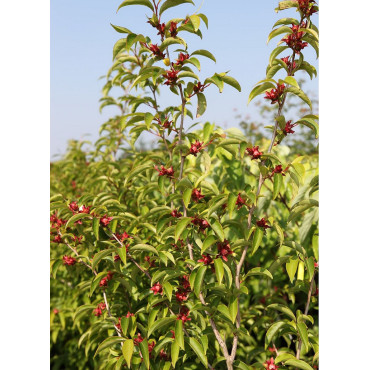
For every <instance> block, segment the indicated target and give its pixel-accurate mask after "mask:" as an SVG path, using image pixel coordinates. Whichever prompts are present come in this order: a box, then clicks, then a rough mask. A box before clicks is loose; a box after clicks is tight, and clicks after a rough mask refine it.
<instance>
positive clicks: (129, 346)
mask: <svg viewBox="0 0 370 370" xmlns="http://www.w3.org/2000/svg"><path fill="white" fill-rule="evenodd" d="M133 352H134V341H133V340H132V339H127V340H125V343H123V346H122V354H123V357H124V358H125V361H126V364H127V366H128V368H129V369H130V367H131V357H132V354H133Z"/></svg>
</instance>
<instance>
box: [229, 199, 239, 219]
mask: <svg viewBox="0 0 370 370" xmlns="http://www.w3.org/2000/svg"><path fill="white" fill-rule="evenodd" d="M236 199H237V196H236V195H235V194H233V193H230V194H229V196H228V198H227V209H228V211H229V217H230V218H231V217H232V215H233V212H234V209H235V205H236Z"/></svg>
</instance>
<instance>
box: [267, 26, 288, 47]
mask: <svg viewBox="0 0 370 370" xmlns="http://www.w3.org/2000/svg"><path fill="white" fill-rule="evenodd" d="M292 32H293V31H292V29H291V28H290V27H288V26H281V27H279V28H276V29H274V30H272V31H271V32H270V34H269V36H268V38H267V43H269V42H270V40H271V39H273V38H274V37H276V36H278V35H281V34H282V33H292Z"/></svg>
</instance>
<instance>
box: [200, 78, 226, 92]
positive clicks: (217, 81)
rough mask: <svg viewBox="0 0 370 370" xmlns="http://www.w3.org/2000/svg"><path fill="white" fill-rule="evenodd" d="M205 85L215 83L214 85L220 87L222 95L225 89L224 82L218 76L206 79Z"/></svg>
mask: <svg viewBox="0 0 370 370" xmlns="http://www.w3.org/2000/svg"><path fill="white" fill-rule="evenodd" d="M204 83H205V84H207V83H213V84H214V85H216V86H217V87H218V89H219V91H220V93H222V90H223V89H224V82H223V81H222V80H221V78H220V77H218V75H217V74H214V75H213V76H212V77H208V78H206V79H205V81H204Z"/></svg>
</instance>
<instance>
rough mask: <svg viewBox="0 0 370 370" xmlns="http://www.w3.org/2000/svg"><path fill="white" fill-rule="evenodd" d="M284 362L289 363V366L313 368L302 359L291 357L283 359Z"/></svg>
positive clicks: (311, 369) (309, 369) (308, 369)
mask: <svg viewBox="0 0 370 370" xmlns="http://www.w3.org/2000/svg"><path fill="white" fill-rule="evenodd" d="M284 364H285V365H289V366H294V367H296V368H298V369H302V370H313V368H312V367H311V366H310V365H309V364H308V363H307V362H304V361H302V360H297V359H293V358H292V359H289V360H287V361H285V362H284Z"/></svg>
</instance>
